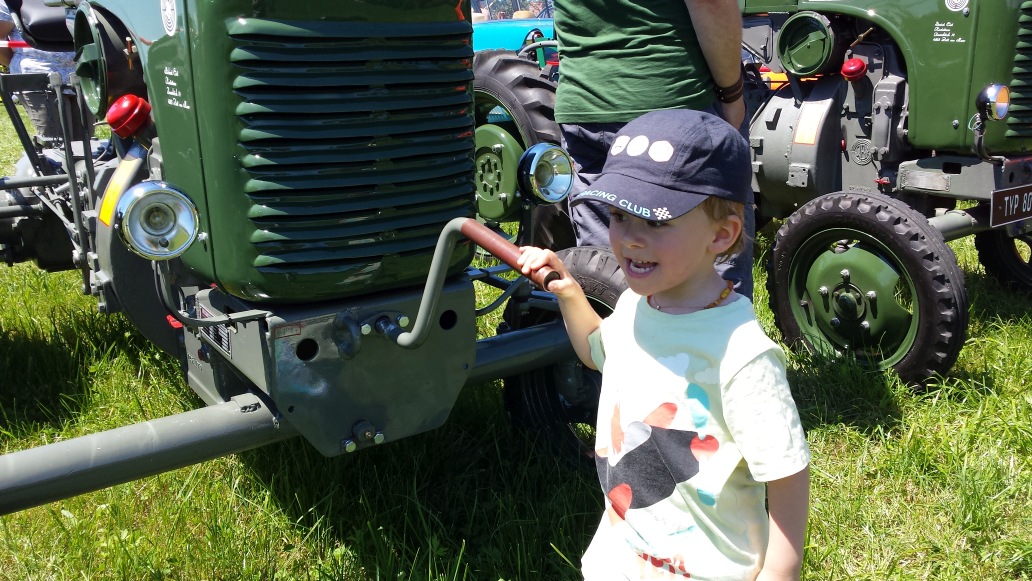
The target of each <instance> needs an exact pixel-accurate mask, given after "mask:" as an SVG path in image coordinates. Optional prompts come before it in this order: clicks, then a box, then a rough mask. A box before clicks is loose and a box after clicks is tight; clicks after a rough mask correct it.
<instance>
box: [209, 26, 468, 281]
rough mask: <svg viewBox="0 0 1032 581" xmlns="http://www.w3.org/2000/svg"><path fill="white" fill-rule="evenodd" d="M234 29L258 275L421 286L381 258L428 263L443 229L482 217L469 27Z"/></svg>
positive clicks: (242, 161)
mask: <svg viewBox="0 0 1032 581" xmlns="http://www.w3.org/2000/svg"><path fill="white" fill-rule="evenodd" d="M227 25H228V28H229V30H228V32H229V35H230V39H231V41H232V43H233V45H232V50H231V52H230V64H231V65H232V71H233V73H232V74H233V75H234V78H233V79H232V87H233V92H234V94H235V95H236V96H238V97H239V102H237V103H236V104H235V113H236V117H237V119H238V120H239V122H240V127H241V130H240V133H239V135H238V137H237V141H238V145H239V147H240V150H241V154H240V156H239V163H240V164H241V167H242V169H243V171H244V172H245V176H244V192H243V193H244V195H246V196H247V199H248V202H247V204H248V209H247V212H246V219H247V220H249V221H250V223H251V224H253V230H252V231H251V233H250V239H249V240H247V243H248V244H250V245H252V246H253V248H254V250H255V254H254V255H253V256H255V258H254V260H253V267H254V268H255V269H257V270H258V271H259V272H260V273H262V274H263V275H272V276H273V277H275V276H276V275H280V274H285V275H288V276H289V277H290V278H291V279H294V280H296V278H295V277H297V276H298V275H300V277H301V278H302V279H303V278H304V277H305V276H306V275H313V276H314V277H315V278H317V279H324V278H325V276H326V275H331V274H334V273H336V274H340V275H343V276H345V277H347V278H348V279H349V280H350V281H351V282H355V283H358V284H361V279H362V278H363V277H365V278H366V279H367V280H368V281H373V280H378V281H379V284H378V285H373V286H381V287H382V286H390V285H392V284H395V285H396V284H398V283H399V282H401V283H403V282H405V281H404V280H400V279H404V278H405V277H406V276H410V277H411V276H416V277H417V278H422V277H423V275H422V274H419V273H402V274H399V273H394V274H390V273H384V272H382V270H383V269H384V264H383V263H384V262H388V261H384V260H382V258H383V257H385V256H389V257H395V258H396V259H398V263H399V264H403V265H405V266H404V268H405V269H409V270H411V267H412V264H413V263H414V262H416V263H420V264H421V263H422V258H425V259H426V262H427V263H428V262H429V256H430V255H432V252H433V248H434V245H435V244H436V242H437V237H438V235H439V234H440V232H441V229H442V227H443V225H444V224H445V223H447V222H448V221H449V220H451V219H452V218H455V217H459V216H471V215H473V213H474V210H473V192H474V185H473V181H472V179H473V164H472V159H471V153H472V150H473V143H474V142H473V117H472V113H471V101H472V94H471V91H470V86H469V85H470V82H471V81H472V69H471V64H470V60H471V58H472V49H471V47H470V44H469V39H470V36H469V35H470V29H469V26H468V24H466V23H464V22H454V23H436V24H430V25H428V24H427V23H419V24H415V25H409V24H398V23H392V24H390V25H379V24H375V23H368V22H366V23H356V24H355V25H354V26H353V27H347V26H345V27H342V26H341V24H340V23H335V24H327V23H318V22H316V23H313V22H304V23H291V22H283V21H261V20H254V19H247V20H246V21H237V20H236V19H234V20H231V21H229V22H228V23H227ZM231 106H233V105H231ZM416 255H420V256H422V255H425V256H422V258H420V259H419V260H416V261H412V260H407V259H406V257H408V258H411V257H413V256H416ZM367 290H368V289H367Z"/></svg>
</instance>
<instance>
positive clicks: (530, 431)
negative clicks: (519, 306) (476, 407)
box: [504, 246, 627, 469]
mask: <svg viewBox="0 0 1032 581" xmlns="http://www.w3.org/2000/svg"><path fill="white" fill-rule="evenodd" d="M559 256H560V257H561V258H562V259H563V262H564V263H565V264H566V267H567V269H569V271H570V274H571V275H572V276H573V277H574V278H575V279H577V282H579V283H580V284H581V286H582V287H583V288H584V293H585V294H586V295H587V297H588V301H589V302H590V303H591V304H592V306H593V307H594V308H595V311H596V312H598V313H599V314H600V315H602V316H603V317H606V316H609V314H610V313H612V312H613V309H614V308H616V301H617V300H618V299H619V298H620V295H621V294H622V293H623V291H624V290H626V289H627V281H626V280H625V279H624V275H623V271H621V270H620V267H619V265H618V263H617V261H616V258H615V257H614V256H613V253H612V251H611V250H609V249H608V248H603V247H594V246H581V247H574V248H569V249H567V250H563V251H560V252H559ZM510 306H512V305H511V303H510ZM556 317H558V314H557V313H554V312H540V311H538V312H531V313H529V314H525V315H523V316H522V317H520V316H518V315H516V309H511V308H510V309H508V310H507V312H506V322H507V325H508V326H509V328H510V329H513V330H515V329H519V328H523V327H527V326H531V325H535V324H540V323H543V322H547V321H549V320H553V319H555V318H556ZM504 384H505V388H504V390H505V391H504V400H505V410H506V413H507V414H508V416H509V419H510V421H511V423H512V425H513V427H514V428H515V429H516V430H517V431H519V432H522V433H524V434H526V435H528V436H531V437H535V438H540V439H542V440H541V444H542V446H543V447H544V448H545V449H547V450H549V451H550V452H551V453H553V454H555V455H556V456H557V457H558V458H559V459H560V460H561V461H563V462H564V463H566V464H568V465H572V466H574V467H576V468H584V469H588V468H592V469H593V467H594V465H595V463H594V462H595V461H594V456H595V453H594V443H595V442H594V440H595V435H594V434H595V420H596V417H597V414H598V398H599V393H600V392H601V389H602V374H601V373H599V372H598V371H595V370H593V369H588V368H587V367H585V366H584V365H583V364H582V363H581V362H580V361H579V360H578V359H577V358H576V357H574V358H573V359H572V360H570V361H564V362H561V363H558V364H555V365H551V366H549V367H544V368H540V369H535V370H533V371H528V372H527V373H522V374H520V375H516V376H513V377H509V378H506V379H505V381H504Z"/></svg>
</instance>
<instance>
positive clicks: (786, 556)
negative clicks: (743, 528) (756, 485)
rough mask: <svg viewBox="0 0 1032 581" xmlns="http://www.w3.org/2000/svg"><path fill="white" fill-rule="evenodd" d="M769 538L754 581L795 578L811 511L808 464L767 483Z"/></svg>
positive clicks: (798, 569) (801, 557)
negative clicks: (790, 474)
mask: <svg viewBox="0 0 1032 581" xmlns="http://www.w3.org/2000/svg"><path fill="white" fill-rule="evenodd" d="M767 510H768V511H769V513H770V539H769V540H768V541H767V554H766V556H765V557H764V560H763V569H762V570H761V571H760V575H759V576H758V577H757V578H756V579H757V581H770V580H774V579H790V580H793V581H795V580H798V579H799V572H800V569H801V568H802V565H803V542H804V539H805V537H806V519H807V516H808V514H809V512H810V467H809V466H807V467H806V468H803V469H802V470H800V471H799V472H797V473H796V474H793V475H792V476H788V477H786V478H781V479H779V480H772V481H770V482H768V483H767Z"/></svg>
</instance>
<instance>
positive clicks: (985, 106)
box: [975, 85, 1010, 121]
mask: <svg viewBox="0 0 1032 581" xmlns="http://www.w3.org/2000/svg"><path fill="white" fill-rule="evenodd" d="M975 105H976V106H977V107H978V114H979V115H981V116H982V117H983V118H985V119H992V120H994V121H999V120H1001V119H1003V118H1004V117H1006V116H1007V113H1008V112H1009V111H1010V89H1009V88H1008V87H1007V85H989V86H988V87H986V88H984V89H982V92H981V93H979V94H978V98H977V99H976V100H975Z"/></svg>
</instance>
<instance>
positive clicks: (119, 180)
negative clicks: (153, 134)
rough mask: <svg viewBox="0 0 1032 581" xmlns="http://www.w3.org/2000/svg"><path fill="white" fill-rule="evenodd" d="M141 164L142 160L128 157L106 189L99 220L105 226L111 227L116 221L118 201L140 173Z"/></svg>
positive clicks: (119, 165)
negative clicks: (138, 172)
mask: <svg viewBox="0 0 1032 581" xmlns="http://www.w3.org/2000/svg"><path fill="white" fill-rule="evenodd" d="M141 163H143V159H142V158H137V157H126V158H125V159H124V160H122V162H121V163H119V164H118V169H116V170H115V173H114V174H112V176H111V181H109V182H108V185H107V188H105V189H104V199H103V200H102V201H101V203H100V216H99V218H100V221H101V222H102V223H103V224H104V225H105V226H110V225H111V222H112V221H113V220H114V217H115V207H116V206H117V205H118V199H119V198H121V197H122V192H124V191H125V190H126V185H127V184H128V183H129V180H131V179H133V176H135V175H136V172H137V171H139V169H140V164H141Z"/></svg>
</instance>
